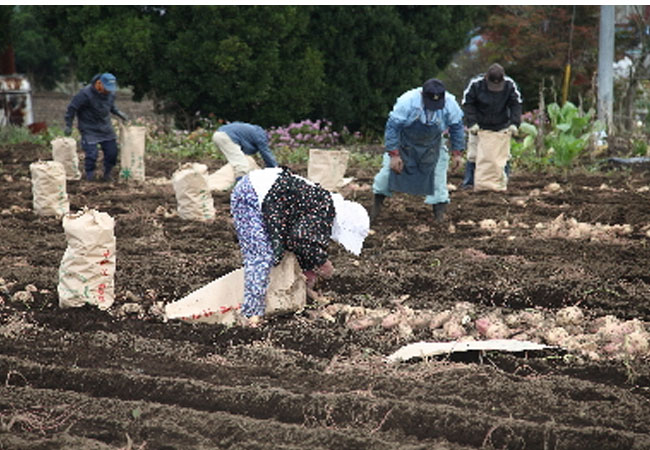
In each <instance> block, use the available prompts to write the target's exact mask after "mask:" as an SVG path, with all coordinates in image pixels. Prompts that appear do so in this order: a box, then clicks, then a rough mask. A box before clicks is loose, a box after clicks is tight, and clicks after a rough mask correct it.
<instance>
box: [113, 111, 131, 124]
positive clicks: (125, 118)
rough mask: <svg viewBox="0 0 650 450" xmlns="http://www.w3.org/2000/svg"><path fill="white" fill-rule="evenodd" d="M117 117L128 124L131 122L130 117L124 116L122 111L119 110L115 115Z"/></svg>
mask: <svg viewBox="0 0 650 450" xmlns="http://www.w3.org/2000/svg"><path fill="white" fill-rule="evenodd" d="M115 115H116V116H117V117H119V118H120V119H122V120H123V121H125V122H128V121H129V117H128V116H127V115H126V114H124V113H123V112H122V111H120V110H118V111H117V112H116V113H115Z"/></svg>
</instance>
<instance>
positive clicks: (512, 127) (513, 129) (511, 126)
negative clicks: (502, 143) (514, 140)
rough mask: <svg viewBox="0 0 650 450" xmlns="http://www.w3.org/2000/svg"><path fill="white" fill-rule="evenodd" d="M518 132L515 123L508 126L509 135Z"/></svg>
mask: <svg viewBox="0 0 650 450" xmlns="http://www.w3.org/2000/svg"><path fill="white" fill-rule="evenodd" d="M518 132H519V129H518V128H517V125H514V124H513V125H510V126H509V127H508V133H510V135H511V136H517V133H518Z"/></svg>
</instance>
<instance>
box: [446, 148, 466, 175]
mask: <svg viewBox="0 0 650 450" xmlns="http://www.w3.org/2000/svg"><path fill="white" fill-rule="evenodd" d="M462 163H463V152H461V151H460V150H452V151H451V165H450V167H449V168H450V169H451V171H452V172H456V171H457V170H458V169H459V168H460V165H461V164H462Z"/></svg>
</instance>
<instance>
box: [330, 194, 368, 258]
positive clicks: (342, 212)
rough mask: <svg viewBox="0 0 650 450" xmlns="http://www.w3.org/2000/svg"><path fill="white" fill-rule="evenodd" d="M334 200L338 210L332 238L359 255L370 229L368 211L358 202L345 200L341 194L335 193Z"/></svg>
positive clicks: (335, 207)
mask: <svg viewBox="0 0 650 450" xmlns="http://www.w3.org/2000/svg"><path fill="white" fill-rule="evenodd" d="M332 201H333V202H334V209H335V210H336V216H335V217H334V225H333V226H332V239H333V240H335V241H336V242H338V243H339V244H341V245H342V246H343V247H345V249H346V250H347V251H349V252H351V253H354V254H355V255H357V256H359V254H360V253H361V247H362V246H363V240H364V239H365V238H366V236H368V231H369V229H370V218H369V217H368V211H366V208H364V207H363V206H361V205H360V204H359V203H357V202H352V201H350V200H345V199H344V198H343V196H342V195H341V194H336V193H333V194H332Z"/></svg>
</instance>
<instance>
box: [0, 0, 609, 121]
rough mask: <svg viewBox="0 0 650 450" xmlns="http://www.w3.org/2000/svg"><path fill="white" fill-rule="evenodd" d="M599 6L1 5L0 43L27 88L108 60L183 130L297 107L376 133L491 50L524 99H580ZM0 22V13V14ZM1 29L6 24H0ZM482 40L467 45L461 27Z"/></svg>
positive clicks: (49, 84) (84, 77) (271, 116)
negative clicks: (396, 112)
mask: <svg viewBox="0 0 650 450" xmlns="http://www.w3.org/2000/svg"><path fill="white" fill-rule="evenodd" d="M598 11H599V8H598V7H597V6H501V7H498V6H497V7H490V8H487V7H481V6H461V5H457V6H295V5H294V6H178V5H169V6H99V5H92V6H30V5H21V6H2V7H0V49H2V48H4V47H5V46H6V45H7V44H8V43H12V44H13V48H14V50H15V54H16V64H17V67H18V71H19V72H21V73H26V74H28V75H29V76H30V78H31V80H32V81H33V83H35V84H36V86H37V87H40V88H43V89H51V88H53V87H54V86H55V85H56V83H57V82H61V81H65V80H75V81H77V80H78V81H88V80H89V79H90V78H91V77H92V76H93V75H94V74H96V73H98V72H103V71H110V72H112V73H114V74H115V75H116V76H117V77H118V81H119V83H120V84H121V85H123V86H130V87H131V89H132V91H133V94H134V99H135V100H139V99H142V98H144V97H145V96H146V97H148V98H150V99H152V100H153V101H154V104H155V105H156V107H157V108H158V110H159V111H160V112H165V113H168V114H172V115H173V116H174V117H175V119H176V123H177V124H178V125H179V126H180V127H183V128H188V129H191V128H193V127H194V126H195V125H196V124H197V123H198V118H199V117H202V116H203V117H205V116H207V115H208V114H210V113H212V114H214V116H216V117H218V118H222V119H225V120H231V121H232V120H243V121H249V122H254V123H258V124H260V125H262V126H264V127H268V126H277V125H283V124H287V123H290V122H293V121H298V120H302V119H305V118H311V119H323V118H325V119H328V120H331V121H332V122H333V123H334V126H335V127H336V128H340V127H342V126H344V125H345V126H347V127H348V128H349V129H350V130H354V131H356V130H361V131H373V132H381V130H382V129H383V126H384V124H385V121H386V116H387V114H388V112H389V111H390V109H391V107H392V105H393V103H394V101H395V99H396V98H397V96H399V95H400V94H401V93H402V92H404V91H405V90H407V89H410V88H412V87H415V86H420V85H421V84H422V82H423V81H424V80H426V79H428V78H431V77H439V78H442V79H443V80H444V81H445V83H446V84H447V86H448V88H449V90H450V91H451V92H453V93H454V94H455V95H456V96H457V97H459V96H461V95H462V91H463V89H464V87H465V85H466V83H467V82H468V81H469V79H470V78H471V77H472V76H475V75H476V74H478V73H480V72H483V71H485V69H486V68H487V66H488V65H489V64H490V63H491V62H495V61H496V62H500V63H501V64H502V65H503V66H504V67H505V68H506V71H507V73H508V74H509V75H511V76H512V77H513V78H514V79H515V80H516V81H517V82H518V84H519V85H520V88H521V90H522V92H523V94H524V102H525V105H524V106H525V110H529V109H533V108H534V107H535V106H536V105H537V104H538V103H539V96H540V92H541V95H543V96H547V97H548V99H547V103H550V102H552V101H554V100H557V97H558V92H559V91H560V87H561V85H562V77H563V75H564V73H565V71H564V68H565V66H566V64H567V63H571V65H572V71H571V76H572V79H571V91H570V100H572V101H574V102H575V103H579V102H580V101H583V100H585V99H586V100H585V101H588V100H589V97H590V92H591V90H592V87H593V82H592V80H593V74H594V73H595V69H596V66H597V27H598V18H599V15H598ZM2 25H6V26H2ZM3 30H4V31H3ZM477 35H480V36H483V37H484V38H485V41H484V43H483V44H482V45H480V46H479V47H478V49H477V50H476V51H473V52H470V51H468V50H467V46H468V43H469V42H470V39H471V38H472V37H473V36H477Z"/></svg>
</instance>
